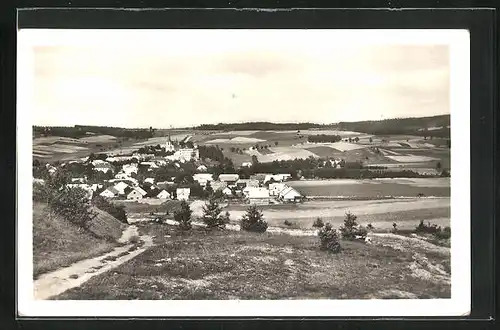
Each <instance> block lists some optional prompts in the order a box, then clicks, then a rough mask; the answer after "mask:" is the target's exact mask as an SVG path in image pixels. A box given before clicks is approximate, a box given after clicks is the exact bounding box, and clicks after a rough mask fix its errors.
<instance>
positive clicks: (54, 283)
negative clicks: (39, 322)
mask: <svg viewBox="0 0 500 330" xmlns="http://www.w3.org/2000/svg"><path fill="white" fill-rule="evenodd" d="M142 240H143V241H144V245H143V246H142V247H141V248H137V249H135V250H132V251H131V249H132V248H133V247H134V244H128V245H125V246H120V247H117V248H115V249H114V250H113V251H111V252H109V253H106V254H105V255H102V256H99V257H96V258H92V259H86V260H82V261H79V262H76V263H74V264H73V265H71V266H69V267H64V268H61V269H58V270H56V271H53V272H49V273H46V274H43V275H40V276H39V277H38V279H37V280H35V281H34V283H33V284H34V292H33V293H34V296H35V299H37V300H45V299H50V298H51V297H54V296H57V295H59V294H61V293H63V292H65V291H67V290H69V289H72V288H76V287H78V286H80V285H82V284H83V283H85V282H86V281H88V280H90V279H91V278H92V277H94V276H96V275H99V274H102V273H104V272H107V271H109V270H111V269H113V268H115V267H117V266H119V265H121V264H123V263H125V262H127V261H129V260H131V259H132V258H134V257H136V256H138V255H139V254H141V253H143V252H144V251H146V249H147V248H149V247H150V246H152V245H153V242H152V238H151V237H149V236H143V237H142Z"/></svg>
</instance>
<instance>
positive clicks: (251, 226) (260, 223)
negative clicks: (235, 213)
mask: <svg viewBox="0 0 500 330" xmlns="http://www.w3.org/2000/svg"><path fill="white" fill-rule="evenodd" d="M240 227H241V229H243V230H246V231H252V232H257V233H263V232H265V231H266V230H267V222H266V221H265V220H264V217H263V215H262V212H261V211H260V210H258V209H257V206H256V205H251V206H250V207H249V208H248V209H247V212H246V213H245V214H244V215H243V217H242V218H241V220H240Z"/></svg>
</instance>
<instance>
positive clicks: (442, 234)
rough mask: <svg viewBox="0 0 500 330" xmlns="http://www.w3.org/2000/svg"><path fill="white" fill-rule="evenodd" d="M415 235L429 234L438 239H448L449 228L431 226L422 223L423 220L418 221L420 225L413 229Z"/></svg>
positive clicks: (449, 235) (449, 234)
mask: <svg viewBox="0 0 500 330" xmlns="http://www.w3.org/2000/svg"><path fill="white" fill-rule="evenodd" d="M415 233H417V234H431V235H433V236H435V237H436V238H439V239H449V238H450V237H451V228H450V227H444V229H443V228H441V226H438V225H436V224H431V223H430V222H428V223H427V224H425V223H424V220H420V223H419V224H418V226H417V227H416V228H415Z"/></svg>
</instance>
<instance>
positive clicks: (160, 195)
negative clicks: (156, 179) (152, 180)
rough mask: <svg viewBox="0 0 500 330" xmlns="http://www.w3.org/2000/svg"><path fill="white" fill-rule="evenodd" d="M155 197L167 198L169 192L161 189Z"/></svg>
mask: <svg viewBox="0 0 500 330" xmlns="http://www.w3.org/2000/svg"><path fill="white" fill-rule="evenodd" d="M156 198H158V199H169V198H170V193H169V192H168V191H166V190H162V191H160V192H159V193H158V195H156Z"/></svg>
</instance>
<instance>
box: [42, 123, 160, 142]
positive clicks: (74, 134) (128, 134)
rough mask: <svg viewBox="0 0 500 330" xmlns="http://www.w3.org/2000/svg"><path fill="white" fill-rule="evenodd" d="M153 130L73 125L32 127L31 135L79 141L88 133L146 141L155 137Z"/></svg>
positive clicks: (87, 135)
mask: <svg viewBox="0 0 500 330" xmlns="http://www.w3.org/2000/svg"><path fill="white" fill-rule="evenodd" d="M155 131H156V130H155V129H154V128H152V127H150V128H149V129H127V128H121V127H106V126H82V125H75V126H73V127H70V126H69V127H53V126H34V127H33V134H34V136H35V137H40V136H61V137H68V138H74V139H79V138H82V137H89V136H92V135H89V134H88V133H93V134H95V135H112V136H115V137H118V138H120V137H121V138H128V139H137V140H139V139H148V138H152V137H154V135H155Z"/></svg>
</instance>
